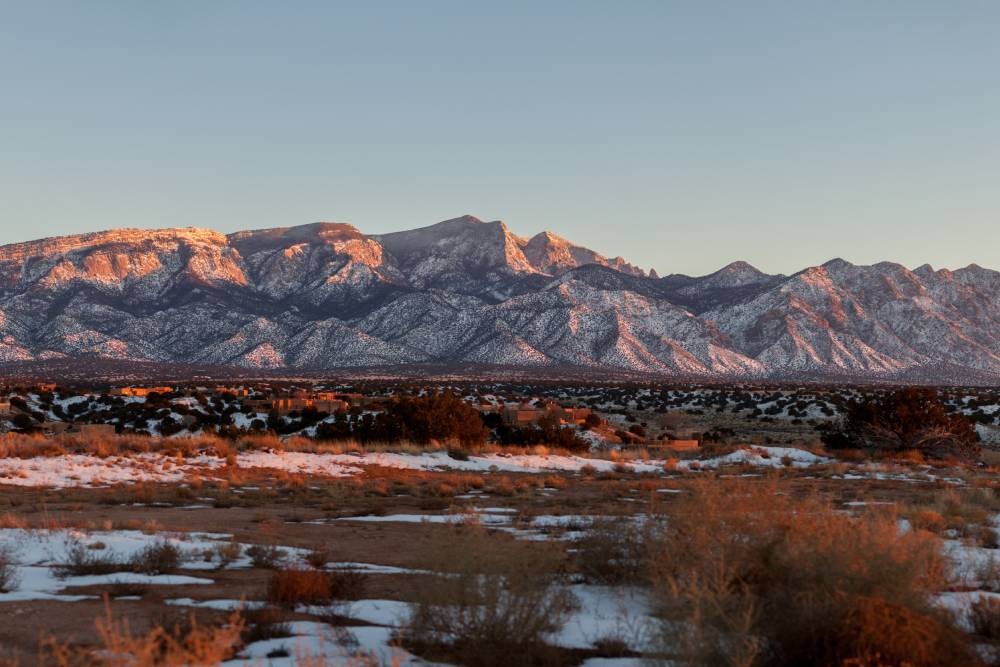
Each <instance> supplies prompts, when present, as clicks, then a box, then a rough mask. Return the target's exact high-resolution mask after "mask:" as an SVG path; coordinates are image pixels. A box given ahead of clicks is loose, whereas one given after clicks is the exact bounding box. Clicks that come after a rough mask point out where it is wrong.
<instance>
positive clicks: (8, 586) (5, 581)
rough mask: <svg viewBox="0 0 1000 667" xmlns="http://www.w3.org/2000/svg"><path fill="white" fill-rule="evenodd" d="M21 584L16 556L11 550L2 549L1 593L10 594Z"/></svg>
mask: <svg viewBox="0 0 1000 667" xmlns="http://www.w3.org/2000/svg"><path fill="white" fill-rule="evenodd" d="M19 583H20V582H19V581H18V576H17V565H16V564H15V562H14V555H13V554H12V553H11V550H10V549H8V548H6V547H0V593H9V592H10V591H12V590H14V589H15V588H17V586H18V584H19Z"/></svg>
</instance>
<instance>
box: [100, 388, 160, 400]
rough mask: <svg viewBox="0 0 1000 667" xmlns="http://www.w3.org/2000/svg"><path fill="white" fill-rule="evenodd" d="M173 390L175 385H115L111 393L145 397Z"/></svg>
mask: <svg viewBox="0 0 1000 667" xmlns="http://www.w3.org/2000/svg"><path fill="white" fill-rule="evenodd" d="M173 390H174V388H173V387H115V388H114V389H112V390H111V392H110V393H111V395H112V396H130V397H133V398H145V397H147V396H149V395H150V394H169V393H171V392H173Z"/></svg>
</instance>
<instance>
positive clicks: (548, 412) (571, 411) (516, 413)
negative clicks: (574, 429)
mask: <svg viewBox="0 0 1000 667" xmlns="http://www.w3.org/2000/svg"><path fill="white" fill-rule="evenodd" d="M590 414H591V410H590V408H573V407H569V408H565V407H563V406H561V405H559V404H558V403H546V404H544V405H542V406H541V407H539V406H536V405H531V404H528V403H521V404H519V405H507V406H504V409H503V421H504V423H505V424H508V425H510V426H526V425H528V424H536V423H538V422H539V421H540V420H542V419H543V418H545V417H555V419H556V420H557V421H558V423H560V424H576V425H578V426H579V425H580V424H583V423H584V421H586V419H587V417H589V416H590Z"/></svg>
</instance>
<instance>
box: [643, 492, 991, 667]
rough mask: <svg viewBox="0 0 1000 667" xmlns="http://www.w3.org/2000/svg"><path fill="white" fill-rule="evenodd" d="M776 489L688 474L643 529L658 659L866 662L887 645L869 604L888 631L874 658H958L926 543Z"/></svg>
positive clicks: (883, 519)
mask: <svg viewBox="0 0 1000 667" xmlns="http://www.w3.org/2000/svg"><path fill="white" fill-rule="evenodd" d="M779 490H780V489H779V488H777V486H776V482H768V483H756V484H753V483H748V482H740V481H732V480H718V479H717V480H713V481H709V480H704V481H698V482H696V483H695V485H694V486H693V488H692V491H693V493H691V494H685V495H684V496H681V497H679V498H678V500H677V502H676V503H674V504H673V506H672V511H671V513H670V516H669V518H668V520H667V521H665V522H663V523H662V524H660V525H659V526H658V527H657V529H656V530H655V531H654V532H653V533H652V534H650V536H649V537H648V543H649V554H650V566H651V573H650V574H651V578H652V583H653V590H654V600H655V603H656V607H657V612H658V614H659V615H660V616H661V618H662V619H663V622H662V623H661V624H660V628H659V630H660V640H661V645H662V647H663V652H664V655H669V654H677V653H679V654H680V655H681V656H682V657H683V659H684V660H685V661H686V662H687V663H689V664H692V665H802V664H809V665H841V664H842V663H844V661H852V660H860V661H861V662H856V663H853V664H862V665H867V664H876V663H870V662H865V660H869V659H870V658H871V655H869V651H870V649H872V647H873V646H876V645H877V643H878V641H882V640H883V639H885V640H886V641H887V642H889V640H888V639H886V638H885V637H884V635H883V634H880V633H882V632H883V630H882V629H880V628H878V627H874V626H872V624H873V623H874V624H875V625H876V626H877V625H878V624H877V623H876V622H875V621H874V620H873V619H874V618H877V615H876V611H878V610H881V611H882V612H884V613H885V614H886V618H885V622H886V624H887V625H891V626H892V627H893V630H892V632H894V633H896V634H895V635H893V637H892V638H891V642H889V643H890V644H891V648H892V651H891V652H889V653H886V654H884V655H885V656H886V660H885V661H884V662H882V663H878V664H886V665H898V664H904V663H905V664H909V665H911V666H912V667H920V666H921V665H936V664H947V663H953V664H957V663H956V662H955V660H956V659H958V658H959V657H968V656H967V655H966V654H964V653H963V651H964V648H963V647H962V646H961V644H960V643H959V642H958V640H957V639H956V636H955V633H954V630H953V629H952V628H950V627H949V626H948V625H947V623H945V622H944V621H943V620H942V617H941V616H940V614H939V613H938V612H937V611H936V608H935V607H934V606H933V604H932V595H931V594H932V591H935V590H939V589H940V587H941V586H942V585H943V582H944V574H945V561H944V559H943V557H942V555H941V552H940V542H939V540H938V539H937V538H935V537H933V536H932V535H929V534H928V533H925V532H906V533H903V532H901V531H900V530H899V529H898V526H897V523H896V520H895V518H894V517H892V516H888V515H876V514H868V515H864V516H862V517H852V516H848V515H845V514H842V513H838V512H835V511H834V510H832V509H831V508H830V507H829V506H827V505H825V504H824V503H822V502H820V501H818V500H816V499H811V498H807V499H804V500H792V499H791V497H790V496H788V495H786V494H784V493H779ZM887 645H888V644H887ZM907 646H910V647H912V650H911V651H910V652H909V653H907V652H906V651H907V650H908V649H907ZM958 662H961V659H958ZM973 662H974V661H973ZM964 664H968V663H964Z"/></svg>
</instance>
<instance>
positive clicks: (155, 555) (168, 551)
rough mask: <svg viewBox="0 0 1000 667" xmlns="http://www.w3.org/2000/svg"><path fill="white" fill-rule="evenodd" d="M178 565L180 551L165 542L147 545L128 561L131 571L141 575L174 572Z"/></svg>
mask: <svg viewBox="0 0 1000 667" xmlns="http://www.w3.org/2000/svg"><path fill="white" fill-rule="evenodd" d="M180 564H181V552H180V549H178V548H177V547H176V546H174V545H173V544H171V543H170V542H167V541H166V540H159V541H157V542H155V543H153V544H150V545H147V546H146V547H144V548H143V549H142V550H141V551H138V552H137V553H136V554H135V555H134V556H132V559H131V560H130V565H131V566H132V569H133V570H134V571H135V572H141V573H142V574H163V573H165V572H169V571H170V570H176V569H177V568H178V567H179V566H180Z"/></svg>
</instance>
